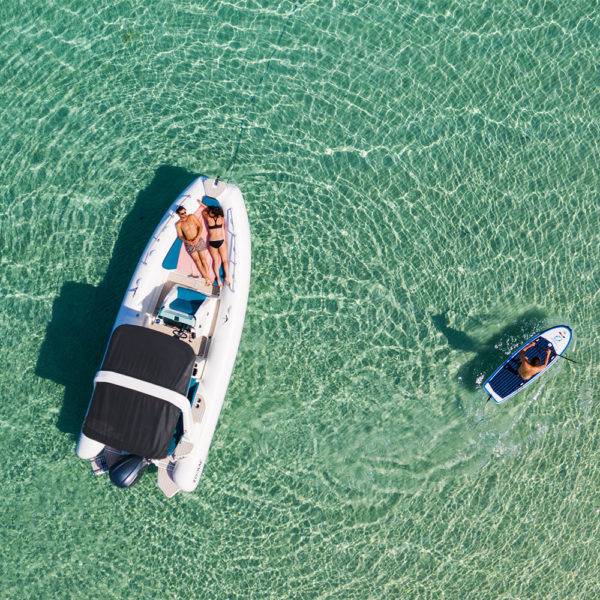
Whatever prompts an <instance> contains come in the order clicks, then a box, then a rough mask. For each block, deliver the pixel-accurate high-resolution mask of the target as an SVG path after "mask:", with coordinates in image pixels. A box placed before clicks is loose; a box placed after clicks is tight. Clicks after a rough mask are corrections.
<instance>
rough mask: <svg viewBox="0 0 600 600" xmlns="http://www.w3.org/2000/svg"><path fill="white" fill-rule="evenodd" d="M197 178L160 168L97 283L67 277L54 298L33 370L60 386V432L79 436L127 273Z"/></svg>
mask: <svg viewBox="0 0 600 600" xmlns="http://www.w3.org/2000/svg"><path fill="white" fill-rule="evenodd" d="M196 177H198V175H197V174H195V173H191V172H190V171H187V170H185V169H182V168H179V167H172V166H168V165H161V166H159V167H158V168H157V169H156V172H155V173H154V178H153V179H152V181H151V183H150V184H149V185H148V186H147V187H146V188H145V189H144V190H142V191H141V192H139V193H138V195H137V198H136V201H135V204H134V206H133V208H132V209H131V211H130V212H129V214H128V215H127V217H126V218H125V220H124V221H123V224H122V226H121V230H120V231H119V236H118V238H117V241H116V243H115V246H114V249H113V253H112V257H111V259H110V262H109V264H108V268H107V270H106V274H105V275H104V279H103V280H102V282H101V283H100V284H99V285H98V286H94V285H90V284H88V283H81V282H77V281H68V282H66V283H65V284H63V286H62V288H61V290H60V294H59V295H58V296H57V298H56V299H55V300H54V304H53V306H52V318H51V320H50V323H49V324H48V327H47V328H46V337H45V338H44V341H43V343H42V347H41V349H40V354H39V356H38V360H37V364H36V370H35V372H36V374H37V375H38V376H40V377H43V378H45V379H50V380H52V381H54V382H56V383H59V384H61V385H63V386H64V387H65V395H64V400H63V405H62V409H61V412H60V415H59V417H58V422H57V427H58V429H59V430H60V431H63V432H65V433H69V434H71V435H73V436H74V437H76V436H77V435H78V434H79V431H80V429H81V424H82V421H83V417H84V415H85V411H86V409H87V406H88V402H89V399H90V395H91V393H92V380H93V378H94V374H95V373H96V371H97V370H98V368H99V366H100V361H101V360H102V355H103V353H104V349H105V346H106V343H107V341H108V336H109V333H110V330H111V328H112V325H113V323H114V320H115V317H116V314H117V310H118V308H119V306H120V303H121V300H122V298H123V294H124V293H125V289H126V287H127V284H128V283H129V280H130V278H131V274H132V273H133V270H134V269H135V266H136V264H137V262H138V260H139V257H140V255H141V254H142V251H143V250H144V247H145V246H146V243H147V242H148V238H149V237H150V235H151V234H152V232H153V231H154V228H155V227H156V224H157V223H158V221H159V220H160V218H161V217H162V215H163V214H164V212H165V210H166V208H167V207H168V206H169V205H170V203H171V202H172V201H173V200H174V199H175V198H176V197H177V195H178V194H179V193H181V191H182V190H183V189H185V188H186V187H187V186H188V185H189V184H190V183H191V182H192V181H193V180H194V179H196Z"/></svg>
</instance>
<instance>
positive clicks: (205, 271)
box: [190, 250, 213, 285]
mask: <svg viewBox="0 0 600 600" xmlns="http://www.w3.org/2000/svg"><path fill="white" fill-rule="evenodd" d="M190 256H191V257H192V260H193V261H194V263H195V264H196V267H197V268H198V271H200V275H202V277H204V282H205V283H206V285H212V282H213V280H212V277H211V276H210V270H209V268H208V265H207V264H206V260H205V259H204V257H203V256H202V254H201V253H200V252H198V250H194V251H193V252H192V253H191V254H190Z"/></svg>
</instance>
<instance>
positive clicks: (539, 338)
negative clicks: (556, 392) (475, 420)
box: [483, 325, 573, 404]
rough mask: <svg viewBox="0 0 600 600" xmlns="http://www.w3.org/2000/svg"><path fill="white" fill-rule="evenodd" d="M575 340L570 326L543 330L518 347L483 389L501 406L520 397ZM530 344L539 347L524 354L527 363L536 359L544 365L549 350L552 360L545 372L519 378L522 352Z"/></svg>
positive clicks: (534, 347)
mask: <svg viewBox="0 0 600 600" xmlns="http://www.w3.org/2000/svg"><path fill="white" fill-rule="evenodd" d="M572 337H573V331H572V330H571V328H570V327H569V326H568V325H559V326H557V327H552V328H550V329H547V330H546V331H542V332H541V333H537V334H536V335H534V336H533V337H532V338H530V339H529V340H527V341H526V342H525V343H524V344H522V345H521V346H519V347H518V348H517V349H516V350H515V351H514V352H513V353H512V354H511V355H510V357H509V358H508V359H507V360H505V361H504V362H503V363H502V364H501V365H500V366H499V367H498V368H497V369H496V370H495V371H494V372H493V373H492V375H491V376H490V377H489V378H488V379H487V380H486V381H485V383H484V384H483V389H484V390H485V391H486V392H487V393H488V394H489V396H490V398H493V399H494V400H495V401H496V402H497V403H498V404H501V403H502V402H506V401H507V400H508V399H509V398H512V397H513V396H514V395H515V394H518V393H519V392H521V391H522V390H524V389H525V388H526V387H527V386H529V385H531V384H532V383H533V382H534V381H536V380H537V379H538V377H541V376H542V375H543V374H545V373H547V372H548V369H550V367H552V365H554V364H555V363H556V362H558V357H559V356H560V355H562V354H564V353H565V351H566V350H567V348H568V347H569V344H570V343H571V338H572ZM531 342H536V344H535V345H534V346H532V347H531V348H529V349H528V350H527V351H526V352H525V356H526V357H527V359H528V360H531V359H533V358H535V357H537V358H539V359H540V361H541V362H542V364H543V363H544V361H545V358H546V350H547V349H548V348H549V349H550V359H549V362H548V365H547V366H546V368H545V369H544V370H543V371H541V372H540V373H537V374H536V375H534V376H533V377H532V378H531V379H528V380H525V379H523V378H522V377H521V376H520V375H519V365H520V364H521V359H520V357H519V353H520V352H521V350H523V348H525V347H526V346H527V345H529V344H530V343H531Z"/></svg>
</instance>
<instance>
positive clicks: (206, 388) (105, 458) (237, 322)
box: [77, 177, 250, 497]
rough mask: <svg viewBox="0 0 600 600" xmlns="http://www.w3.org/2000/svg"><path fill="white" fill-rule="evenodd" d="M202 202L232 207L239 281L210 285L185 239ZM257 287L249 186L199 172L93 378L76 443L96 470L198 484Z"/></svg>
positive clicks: (152, 245) (180, 487)
mask: <svg viewBox="0 0 600 600" xmlns="http://www.w3.org/2000/svg"><path fill="white" fill-rule="evenodd" d="M202 204H204V205H205V206H211V205H212V206H220V207H221V208H222V209H223V215H224V223H225V239H226V241H227V246H228V254H227V256H228V257H229V268H230V277H231V281H230V285H226V284H223V285H222V286H219V285H217V282H216V279H215V282H214V283H213V284H212V285H208V284H207V283H206V282H205V280H204V279H203V278H202V277H200V276H199V273H198V270H197V269H196V266H195V264H194V262H193V260H192V259H191V258H190V256H189V255H188V254H187V252H186V251H185V248H184V247H183V244H182V242H181V240H179V239H178V238H177V233H176V223H177V221H178V219H179V217H178V216H177V213H176V209H177V208H178V207H180V206H183V207H184V208H185V209H186V211H187V213H188V214H196V215H197V216H200V217H201V210H202V208H204V207H203V206H202ZM205 256H206V258H207V260H208V261H209V262H210V261H211V259H210V256H209V255H208V252H206V253H205ZM215 267H216V265H215ZM221 273H222V267H221ZM249 286H250V227H249V223H248V217H247V213H246V208H245V205H244V199H243V196H242V193H241V192H240V190H239V189H238V188H237V187H236V186H235V185H232V184H229V183H226V182H223V181H219V180H218V179H209V178H206V177H199V178H198V179H196V180H195V181H193V182H192V183H191V184H190V185H189V186H188V187H187V188H186V189H185V190H184V191H183V192H182V193H181V194H180V195H179V197H178V198H177V199H176V200H175V201H174V202H173V204H172V205H171V206H170V207H169V209H168V210H167V211H166V214H165V215H164V217H163V218H162V220H161V221H160V223H159V224H158V226H157V227H156V230H155V231H154V233H153V235H152V237H151V238H150V240H149V242H148V244H147V246H146V249H145V250H144V252H143V254H142V256H141V258H140V261H139V263H138V265H137V267H136V269H135V271H134V273H133V277H132V278H131V283H130V284H129V287H128V289H127V291H126V292H125V297H124V298H123V302H122V304H121V307H120V309H119V312H118V314H117V318H116V320H115V323H114V326H113V329H112V332H111V335H110V339H109V342H108V345H107V348H106V351H105V354H104V358H103V361H102V364H101V367H100V370H99V371H98V372H97V373H96V376H95V378H94V390H93V393H92V397H91V400H90V403H89V406H88V410H87V413H86V416H85V419H84V422H83V425H82V429H81V433H80V436H79V440H78V443H77V454H78V456H79V457H80V458H82V459H84V460H88V461H90V463H91V466H92V469H93V471H94V473H96V474H98V475H101V474H104V473H108V474H109V476H110V479H111V481H112V482H113V483H114V484H115V485H117V486H119V487H123V488H126V487H130V486H131V485H133V484H134V483H136V482H137V481H139V479H140V477H141V476H142V474H143V473H144V471H145V470H146V469H147V467H148V466H150V465H155V466H156V467H157V473H158V476H157V481H158V486H159V488H160V489H161V490H162V492H163V493H164V494H165V495H166V496H167V497H172V496H174V495H175V494H177V493H178V492H180V491H183V492H192V491H194V490H195V488H196V487H197V485H198V483H199V480H200V476H201V474H202V471H203V469H204V465H205V464H206V460H207V456H208V452H209V448H210V444H211V441H212V438H213V434H214V432H215V428H216V425H217V422H218V419H219V415H220V412H221V408H222V406H223V401H224V398H225V394H226V391H227V387H228V384H229V380H230V377H231V373H232V371H233V366H234V363H235V359H236V355H237V351H238V346H239V342H240V338H241V333H242V327H243V324H244V317H245V313H246V304H247V300H248V291H249Z"/></svg>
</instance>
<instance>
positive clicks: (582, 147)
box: [0, 0, 600, 599]
mask: <svg viewBox="0 0 600 600" xmlns="http://www.w3.org/2000/svg"><path fill="white" fill-rule="evenodd" d="M598 14H599V12H598V5H597V3H595V2H592V3H590V2H584V1H580V0H576V1H574V2H563V3H559V2H550V1H540V2H509V1H507V0H499V1H497V2H483V3H481V2H473V1H465V2H452V1H440V2H424V1H408V2H405V3H383V4H382V3H379V2H374V1H372V0H367V1H365V2H342V1H341V0H340V1H337V2H336V1H335V0H331V1H329V2H324V1H323V2H295V3H293V2H282V3H268V2H242V1H241V0H240V2H238V3H217V2H207V3H192V2H189V1H188V2H164V1H157V2H151V3H149V2H141V1H132V2H107V1H106V0H102V1H100V2H96V3H89V6H88V5H87V3H83V2H76V1H71V2H67V1H56V2H39V1H35V2H27V3H25V2H18V1H16V0H11V1H9V2H5V3H3V4H2V6H1V7H0V18H1V19H0V22H1V23H2V27H1V28H0V115H1V119H0V134H1V138H2V142H3V143H2V146H1V150H0V156H1V160H0V190H1V200H2V201H1V203H0V211H1V214H0V218H1V220H0V223H1V225H0V244H1V248H2V255H1V258H0V260H1V267H2V268H1V269H0V289H1V290H2V295H3V302H2V304H1V305H0V339H1V340H2V342H0V343H1V344H2V351H1V352H0V397H1V398H2V402H1V403H0V448H1V450H2V454H3V467H2V469H0V473H1V475H0V477H1V482H2V495H1V499H0V510H1V512H2V515H3V518H2V525H1V526H0V541H1V542H2V549H3V552H2V554H3V559H2V576H1V578H0V596H1V597H3V598H11V599H13V598H82V597H86V596H87V597H92V598H103V599H104V598H107V599H113V598H115V599H116V598H177V599H181V598H208V599H217V598H218V599H220V598H261V599H262V598H274V599H283V598H322V599H325V598H343V599H367V598H373V599H379V598H419V599H420V598H453V599H454V598H457V599H462V598H478V599H481V598H493V599H497V598H506V599H508V598H523V599H530V598H556V599H564V598H569V599H571V598H596V597H598V595H599V594H600V583H599V580H598V572H599V569H600V560H599V558H598V556H599V554H600V552H599V551H600V543H599V533H600V532H599V526H598V523H599V517H600V504H599V503H598V497H599V494H600V483H599V482H600V473H599V467H598V465H599V464H600V446H599V442H598V440H599V439H600V438H599V437H598V434H599V432H598V416H599V411H598V408H597V406H598V405H597V403H596V402H595V400H597V399H598V397H599V394H600V383H599V381H598V374H599V369H598V363H599V360H600V350H599V347H598V340H599V339H600V324H599V323H600V320H599V317H600V297H599V295H598V288H599V284H600V267H599V265H600V227H599V225H600V201H599V198H598V189H599V184H600V181H599V176H598V163H599V159H600V153H599V146H598V140H599V139H600V136H599V133H600V131H599V124H598V118H599V114H600V103H599V102H598V94H597V92H598V79H597V59H598V53H597V42H598V39H600V31H599V25H600V23H599V20H600V19H599V17H598ZM199 173H204V174H207V175H217V174H220V175H221V176H222V177H224V178H226V179H228V180H230V181H233V182H235V183H237V184H238V185H239V186H240V188H241V189H242V191H243V193H244V195H245V199H246V203H247V207H248V212H249V216H250V222H251V226H252V233H253V281H252V288H251V293H250V302H249V307H248V314H247V320H246V327H245V330H244V335H243V339H242V345H241V348H240V353H239V356H238V362H237V365H236V369H235V372H234V376H233V379H232V382H231V385H230V388H229V392H228V397H227V401H226V404H225V407H224V410H223V413H222V415H221V420H220V424H219V427H218V429H217V432H216V435H215V438H214V442H213V445H212V449H211V453H210V456H209V461H208V464H207V467H206V469H205V472H204V476H203V479H202V481H201V485H200V486H199V488H198V490H197V492H196V493H195V494H193V495H181V496H178V497H176V498H174V499H173V500H171V501H166V500H165V499H164V498H163V497H162V495H161V494H160V492H159V491H158V489H157V487H156V485H155V481H154V477H153V476H146V477H145V478H144V479H143V480H142V481H141V482H140V484H139V485H138V486H136V487H135V488H132V489H131V490H129V491H126V492H124V491H121V490H117V489H116V488H114V487H111V486H110V484H109V482H108V481H107V479H105V478H101V479H97V478H94V477H93V476H92V474H91V472H90V470H89V467H88V465H87V464H85V463H83V462H82V461H80V460H78V459H77V458H76V457H75V454H74V440H75V435H76V433H77V431H78V430H79V427H80V425H81V419H82V415H83V412H84V411H85V408H86V405H87V401H88V398H89V394H90V391H91V380H92V377H93V374H94V372H95V369H96V367H97V365H98V362H99V358H100V355H101V352H102V348H103V346H104V344H105V342H106V335H107V333H108V331H109V329H110V326H111V323H112V321H113V319H114V317H115V314H116V310H117V307H118V305H119V303H120V300H121V297H122V294H123V292H124V289H125V287H126V285H127V282H128V279H129V276H130V274H131V272H132V269H133V267H134V265H135V263H136V262H137V260H138V256H139V254H140V252H141V250H142V248H143V246H144V244H145V242H146V240H147V238H148V236H149V234H150V232H151V231H152V230H153V228H154V225H155V224H156V222H157V220H158V218H159V216H160V215H161V214H162V212H163V211H164V208H165V206H167V205H168V203H169V202H171V201H172V199H173V198H174V197H175V196H176V195H177V194H178V192H179V191H181V190H182V189H183V187H184V186H185V185H186V184H187V183H188V182H189V181H191V180H192V179H193V177H195V176H196V175H197V174H199ZM558 322H566V323H569V324H571V325H572V327H573V328H574V330H575V332H576V336H577V342H576V346H575V348H574V349H573V350H572V351H571V353H570V354H571V356H572V357H573V358H575V359H576V360H578V361H579V362H580V364H579V365H573V364H570V363H566V362H565V363H563V364H562V365H561V368H558V367H556V369H555V372H554V373H553V374H552V375H550V374H549V375H548V376H547V377H546V378H545V379H544V380H542V381H541V382H539V383H538V384H536V385H534V386H532V387H531V388H530V389H528V390H527V391H525V392H524V393H523V394H522V395H519V396H517V397H516V398H514V399H513V400H512V401H510V402H509V403H508V404H506V405H504V406H501V407H497V406H494V405H492V404H488V405H485V404H484V398H483V395H482V392H481V390H480V389H479V387H478V386H479V384H480V383H481V381H482V378H483V377H484V376H485V375H486V374H489V373H490V372H491V370H492V369H493V368H494V367H495V366H496V365H497V364H498V363H499V362H501V360H502V359H503V357H504V356H505V355H506V353H507V352H508V351H509V350H510V349H511V348H513V347H514V346H515V345H517V344H518V343H519V342H520V341H521V340H523V339H525V338H526V337H528V336H529V335H530V334H531V333H532V332H535V331H536V330H539V329H542V328H543V327H545V326H546V325H551V324H555V323H558Z"/></svg>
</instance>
